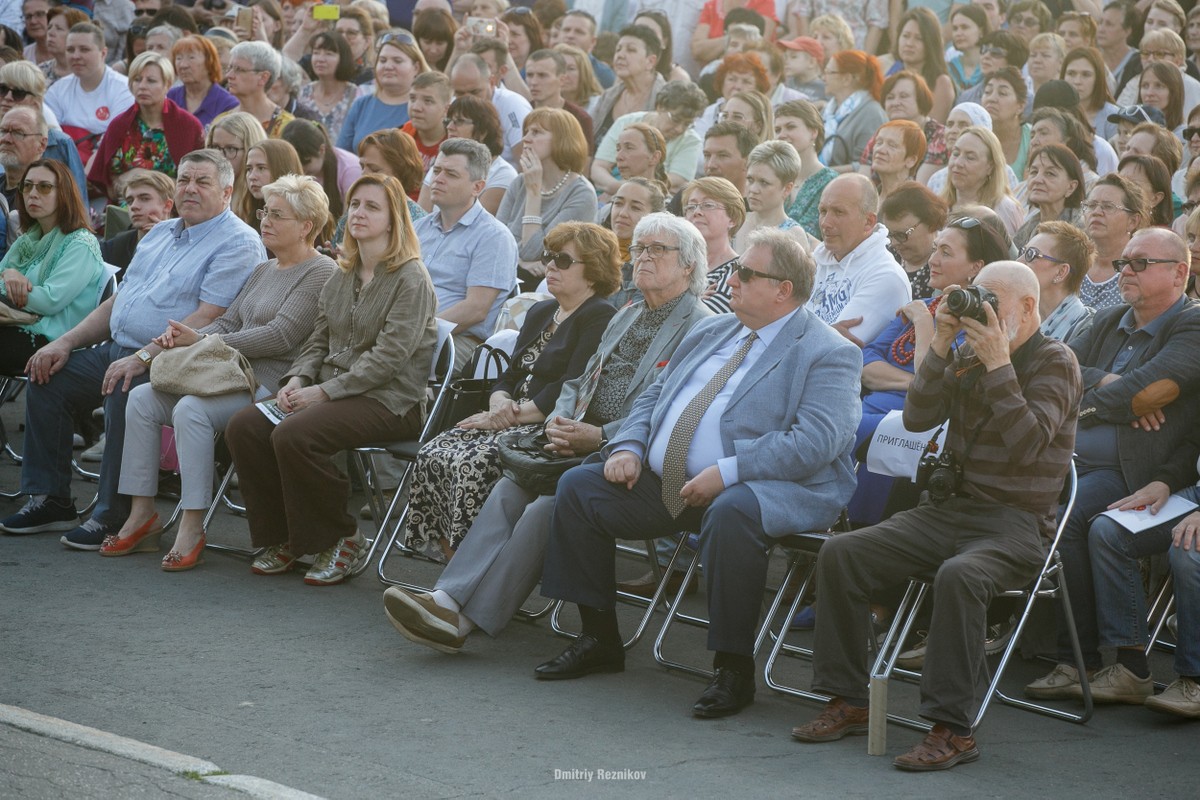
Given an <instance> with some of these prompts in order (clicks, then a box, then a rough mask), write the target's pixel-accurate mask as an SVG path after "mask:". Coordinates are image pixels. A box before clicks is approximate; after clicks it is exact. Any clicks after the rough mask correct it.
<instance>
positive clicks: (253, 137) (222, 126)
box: [204, 111, 267, 209]
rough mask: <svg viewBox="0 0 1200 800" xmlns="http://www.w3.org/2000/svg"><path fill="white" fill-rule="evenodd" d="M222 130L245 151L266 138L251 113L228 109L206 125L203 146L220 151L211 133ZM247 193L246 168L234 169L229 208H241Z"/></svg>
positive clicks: (264, 132) (265, 134) (260, 125)
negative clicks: (206, 129) (240, 144)
mask: <svg viewBox="0 0 1200 800" xmlns="http://www.w3.org/2000/svg"><path fill="white" fill-rule="evenodd" d="M218 129H219V130H223V131H225V132H226V133H228V134H229V135H230V136H236V137H237V139H238V141H239V142H241V143H242V147H243V148H245V150H246V152H247V153H249V152H250V148H251V147H254V145H256V144H258V143H259V142H261V141H263V140H264V139H266V138H267V133H266V131H264V130H263V126H262V123H261V122H259V121H258V120H257V119H255V117H254V115H253V114H248V113H246V112H245V111H229V112H227V113H225V114H222V115H221V116H219V117H217V118H216V119H215V120H213V122H212V124H211V125H209V126H208V133H206V134H205V135H204V146H205V147H207V148H211V149H214V150H216V151H217V152H218V153H219V152H221V151H220V150H219V149H218V148H217V146H216V145H215V144H213V134H214V133H216V132H217V130H218ZM246 194H248V192H247V191H246V170H244V169H239V170H234V175H233V197H232V198H231V199H230V201H229V207H230V208H235V209H236V208H241V207H242V205H243V203H244V202H245V201H244V196H245V195H246Z"/></svg>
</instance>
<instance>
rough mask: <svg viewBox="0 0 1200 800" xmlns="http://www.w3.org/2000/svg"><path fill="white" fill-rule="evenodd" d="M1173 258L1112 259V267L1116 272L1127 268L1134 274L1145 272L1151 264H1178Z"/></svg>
mask: <svg viewBox="0 0 1200 800" xmlns="http://www.w3.org/2000/svg"><path fill="white" fill-rule="evenodd" d="M1178 263H1179V262H1178V261H1176V260H1175V259H1173V258H1114V259H1113V262H1112V265H1113V269H1114V270H1116V271H1117V272H1120V271H1121V270H1123V269H1125V268H1126V267H1129V268H1130V269H1131V270H1133V271H1134V272H1145V271H1146V267H1148V266H1150V265H1151V264H1178Z"/></svg>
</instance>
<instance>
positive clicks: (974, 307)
mask: <svg viewBox="0 0 1200 800" xmlns="http://www.w3.org/2000/svg"><path fill="white" fill-rule="evenodd" d="M946 309H947V310H949V312H950V313H951V314H953V315H954V316H956V317H958V318H960V319H961V318H962V317H969V316H974V315H975V313H977V312H978V310H979V300H978V298H976V296H975V295H974V294H973V293H972V292H968V291H967V290H966V289H955V290H954V291H953V292H950V294H948V295H946Z"/></svg>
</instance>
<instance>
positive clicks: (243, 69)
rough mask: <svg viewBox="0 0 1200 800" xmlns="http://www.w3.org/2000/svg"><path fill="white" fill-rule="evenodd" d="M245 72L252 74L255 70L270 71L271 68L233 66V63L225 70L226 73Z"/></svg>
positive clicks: (238, 73)
mask: <svg viewBox="0 0 1200 800" xmlns="http://www.w3.org/2000/svg"><path fill="white" fill-rule="evenodd" d="M243 72H248V73H250V74H253V73H255V72H270V70H269V69H247V68H246V67H236V66H233V65H232V64H231V65H230V66H229V69H227V70H225V74H226V75H240V74H241V73H243Z"/></svg>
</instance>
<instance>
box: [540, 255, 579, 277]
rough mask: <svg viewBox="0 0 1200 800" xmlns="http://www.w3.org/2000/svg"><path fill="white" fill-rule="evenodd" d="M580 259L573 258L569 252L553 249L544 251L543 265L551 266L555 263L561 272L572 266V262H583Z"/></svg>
mask: <svg viewBox="0 0 1200 800" xmlns="http://www.w3.org/2000/svg"><path fill="white" fill-rule="evenodd" d="M582 263H583V262H582V261H580V260H579V259H576V258H572V257H571V255H570V254H569V253H555V252H554V251H553V250H543V251H542V266H546V267H548V266H550V265H551V264H553V265H554V266H555V268H557V269H558V271H559V272H563V271H565V270H568V269H570V268H571V265H572V264H582Z"/></svg>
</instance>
